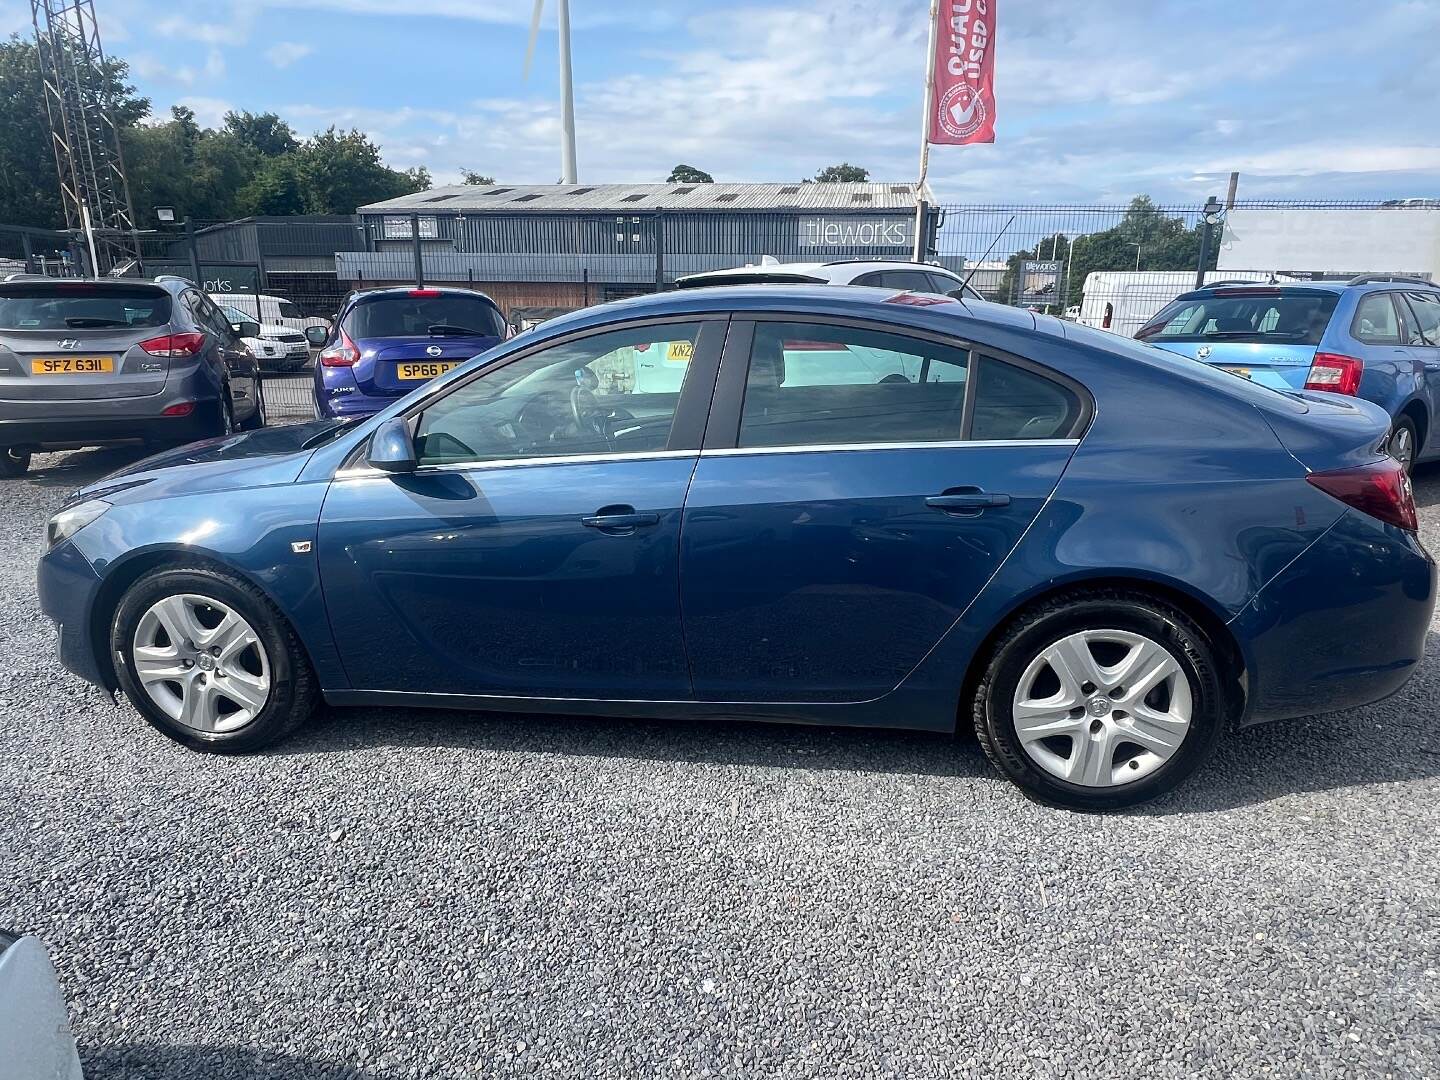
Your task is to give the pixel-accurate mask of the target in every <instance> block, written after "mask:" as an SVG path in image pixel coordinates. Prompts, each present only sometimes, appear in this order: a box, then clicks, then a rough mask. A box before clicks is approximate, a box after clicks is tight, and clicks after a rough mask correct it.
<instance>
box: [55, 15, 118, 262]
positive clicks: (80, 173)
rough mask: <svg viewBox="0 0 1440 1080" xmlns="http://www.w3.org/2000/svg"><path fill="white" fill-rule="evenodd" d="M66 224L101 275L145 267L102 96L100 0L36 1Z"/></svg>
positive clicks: (112, 126) (114, 131)
mask: <svg viewBox="0 0 1440 1080" xmlns="http://www.w3.org/2000/svg"><path fill="white" fill-rule="evenodd" d="M30 14H31V18H32V20H33V21H34V23H35V41H36V44H37V45H38V46H39V48H40V78H41V81H42V82H43V84H44V88H45V111H46V113H47V114H48V116H49V120H50V141H51V144H52V148H53V149H54V151H55V171H56V172H57V173H59V175H60V198H61V201H62V202H63V203H64V204H65V223H66V225H67V227H68V228H69V229H70V230H71V231H72V232H75V233H78V234H79V238H80V241H81V243H82V244H85V245H86V247H87V251H88V254H89V257H90V259H91V261H92V262H93V263H94V264H95V265H94V267H93V269H94V272H95V273H97V274H106V273H110V272H112V271H114V272H118V273H124V272H125V271H127V270H129V269H130V268H131V267H132V266H138V265H139V262H140V243H139V240H138V238H137V237H136V235H135V209H134V207H133V206H132V205H131V203H130V185H129V184H128V183H127V182H126V180H125V159H124V156H123V155H122V153H121V150H120V132H119V131H118V130H117V129H116V127H115V122H114V120H113V119H112V118H111V115H110V110H109V104H110V103H109V102H107V101H106V100H104V97H103V95H102V93H101V89H100V88H101V85H102V83H101V71H102V70H103V68H104V64H105V50H104V49H103V48H101V46H100V28H99V26H98V25H97V24H96V22H95V2H94V0H30Z"/></svg>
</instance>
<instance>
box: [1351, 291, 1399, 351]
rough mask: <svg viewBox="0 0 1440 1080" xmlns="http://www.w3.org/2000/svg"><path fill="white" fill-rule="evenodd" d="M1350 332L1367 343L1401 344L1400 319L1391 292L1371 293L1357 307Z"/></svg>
mask: <svg viewBox="0 0 1440 1080" xmlns="http://www.w3.org/2000/svg"><path fill="white" fill-rule="evenodd" d="M1350 332H1351V333H1353V334H1354V335H1355V337H1356V339H1357V340H1359V341H1363V342H1365V343H1366V344H1367V345H1399V344H1400V320H1399V319H1398V318H1397V317H1396V315H1395V305H1394V304H1392V303H1391V302H1390V294H1389V293H1371V294H1370V295H1369V296H1366V297H1363V298H1362V299H1361V300H1360V303H1359V304H1358V305H1357V306H1356V308H1355V321H1354V322H1353V323H1352V324H1351V327H1350Z"/></svg>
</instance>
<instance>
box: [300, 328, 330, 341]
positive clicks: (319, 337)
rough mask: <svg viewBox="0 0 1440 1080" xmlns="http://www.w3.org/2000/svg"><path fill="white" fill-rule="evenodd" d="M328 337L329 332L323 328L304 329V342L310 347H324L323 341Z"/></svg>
mask: <svg viewBox="0 0 1440 1080" xmlns="http://www.w3.org/2000/svg"><path fill="white" fill-rule="evenodd" d="M329 336H330V331H328V330H326V329H325V327H323V326H307V327H306V328H305V340H306V341H308V342H309V343H310V344H311V345H324V344H325V339H326V338H328V337H329Z"/></svg>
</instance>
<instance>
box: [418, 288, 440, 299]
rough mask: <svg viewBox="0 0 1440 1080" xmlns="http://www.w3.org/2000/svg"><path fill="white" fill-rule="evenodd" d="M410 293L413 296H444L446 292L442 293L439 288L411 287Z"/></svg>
mask: <svg viewBox="0 0 1440 1080" xmlns="http://www.w3.org/2000/svg"><path fill="white" fill-rule="evenodd" d="M410 295H411V296H426V297H436V296H444V295H445V294H444V293H442V292H441V291H440V290H439V289H411V290H410Z"/></svg>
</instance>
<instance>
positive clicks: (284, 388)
mask: <svg viewBox="0 0 1440 1080" xmlns="http://www.w3.org/2000/svg"><path fill="white" fill-rule="evenodd" d="M312 363H313V361H312ZM314 385H315V384H314V381H313V376H312V375H311V373H310V372H309V371H308V370H307V371H302V372H298V373H296V374H286V375H266V376H265V378H264V384H263V386H262V387H261V392H262V393H263V394H264V395H265V415H266V423H267V424H272V425H278V424H296V423H301V422H303V421H305V420H313V419H315V397H314Z"/></svg>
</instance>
